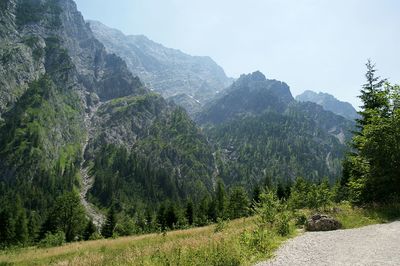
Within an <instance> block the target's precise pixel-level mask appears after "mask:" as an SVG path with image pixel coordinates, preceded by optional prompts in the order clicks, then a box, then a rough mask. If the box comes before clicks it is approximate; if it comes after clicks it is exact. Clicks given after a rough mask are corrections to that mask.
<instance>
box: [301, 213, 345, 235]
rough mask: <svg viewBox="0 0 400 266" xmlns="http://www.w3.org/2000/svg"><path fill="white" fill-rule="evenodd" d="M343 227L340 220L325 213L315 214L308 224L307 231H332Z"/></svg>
mask: <svg viewBox="0 0 400 266" xmlns="http://www.w3.org/2000/svg"><path fill="white" fill-rule="evenodd" d="M341 227H342V225H341V223H340V222H339V221H337V220H336V219H334V218H332V217H330V216H328V215H324V214H314V215H313V216H311V218H310V219H308V221H307V224H306V230H307V231H332V230H337V229H340V228H341Z"/></svg>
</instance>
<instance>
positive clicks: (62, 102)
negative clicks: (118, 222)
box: [0, 0, 214, 246]
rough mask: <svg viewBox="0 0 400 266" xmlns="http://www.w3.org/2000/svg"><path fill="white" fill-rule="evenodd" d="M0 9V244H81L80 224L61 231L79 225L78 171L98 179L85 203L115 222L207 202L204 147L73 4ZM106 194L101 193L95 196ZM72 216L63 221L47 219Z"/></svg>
mask: <svg viewBox="0 0 400 266" xmlns="http://www.w3.org/2000/svg"><path fill="white" fill-rule="evenodd" d="M1 5H2V8H1V11H0V12H1V14H0V19H1V21H2V22H3V23H2V24H1V25H2V26H1V27H0V31H1V34H2V36H3V37H4V39H3V42H2V43H1V45H0V50H1V58H2V60H1V62H0V65H1V70H2V71H1V72H0V75H1V78H0V80H1V82H3V83H4V84H5V86H1V89H0V94H1V95H2V96H1V110H0V112H1V113H0V114H1V117H2V119H1V121H0V194H1V196H0V198H1V204H0V213H1V214H2V217H5V218H4V220H3V219H2V221H1V223H2V227H1V229H0V235H1V239H2V240H1V242H2V243H1V245H2V246H3V245H24V244H28V243H35V242H37V241H39V240H40V241H44V242H43V243H44V245H47V244H45V243H48V242H51V241H56V242H57V241H58V242H61V243H62V241H63V239H64V240H67V241H73V240H75V239H80V238H82V237H83V236H84V235H85V234H86V233H85V234H83V230H85V226H82V227H76V226H75V225H73V224H72V222H74V223H75V222H76V223H78V224H83V225H85V224H86V223H87V221H86V217H85V215H83V216H82V215H81V211H80V210H81V209H82V208H83V207H82V206H81V203H80V202H79V193H78V192H79V190H80V188H81V181H82V180H81V179H82V173H81V167H88V169H89V172H90V174H91V175H93V176H94V177H95V180H97V181H95V184H94V187H93V189H92V190H90V192H89V193H90V195H91V196H90V195H89V198H90V199H91V200H92V201H93V202H94V203H95V204H96V205H97V206H98V207H99V208H101V209H107V208H111V209H113V210H115V211H116V213H118V212H122V211H125V210H127V212H128V211H131V212H130V213H129V214H131V215H134V214H135V213H136V212H137V210H138V209H137V208H136V206H135V205H134V203H133V202H135V200H138V202H139V203H140V202H144V203H146V205H145V206H140V210H142V211H143V212H144V210H145V209H146V207H149V215H150V216H151V217H152V216H153V215H155V209H156V208H157V206H158V205H160V204H161V201H162V202H163V201H165V200H167V199H168V200H176V199H179V200H182V201H183V200H185V199H186V197H187V195H188V193H189V192H190V191H196V196H197V197H201V196H202V195H204V196H208V195H210V193H211V191H212V177H213V172H214V166H213V156H212V151H211V147H210V146H209V145H208V142H207V140H206V138H205V137H204V136H203V135H202V133H201V132H200V131H199V130H198V129H197V127H196V125H195V124H194V123H193V122H192V121H191V120H190V118H189V117H188V116H187V114H186V112H184V111H183V110H182V109H180V108H179V107H177V106H175V105H174V104H170V103H167V102H166V101H165V100H164V99H163V98H162V97H161V96H158V95H154V94H152V93H151V92H150V90H148V89H147V88H145V87H144V86H143V85H142V83H141V81H140V80H139V79H138V78H136V77H133V75H132V74H131V73H130V71H129V70H128V68H127V66H126V64H125V62H124V61H123V60H122V59H120V58H119V57H117V56H115V55H111V54H108V53H107V52H106V50H105V48H104V46H103V45H102V44H101V43H100V42H99V41H98V40H97V39H96V38H95V37H94V36H93V34H92V32H91V30H90V28H89V27H88V26H87V24H86V23H85V21H84V19H83V18H82V16H81V14H80V13H79V12H78V11H77V9H76V5H75V3H74V2H73V1H71V0H62V1H61V0H4V1H1ZM14 44H15V45H14ZM15 48H18V51H17V50H16V49H15ZM20 70H21V71H20ZM22 70H23V71H22ZM99 105H100V108H99V110H98V112H96V109H97V108H98V106H99ZM105 121H107V123H105ZM87 140H89V143H88V145H87V146H86V144H85V142H86V141H87ZM85 147H87V148H86V149H85V150H84V151H83V149H84V148H85ZM83 158H84V159H83ZM115 158H117V159H121V161H118V160H116V161H114V159H115ZM128 158H129V160H130V161H128ZM122 159H126V160H127V161H124V160H122ZM132 160H133V162H132ZM82 162H85V165H82ZM122 163H126V164H122ZM94 166H95V167H94ZM131 170H132V171H133V172H130V176H128V175H123V174H125V173H126V171H131ZM109 171H112V175H110V174H109V173H110V172H109ZM167 171H168V172H167ZM197 171H198V172H200V173H201V175H199V176H198V175H196V174H195V172H197ZM114 175H115V176H116V178H117V182H115V183H112V182H114V181H115V180H114V177H115V176H114ZM110 182H111V183H110ZM109 184H114V185H115V186H111V187H110V188H112V191H110V190H109V189H107V188H104V187H102V186H103V185H109ZM125 185H129V186H131V187H124V186H125ZM198 188H201V190H199V189H198ZM140 189H145V190H141V191H140V192H141V193H140V194H138V195H135V196H134V197H132V191H134V190H137V191H139V190H140ZM151 189H153V190H151ZM147 191H148V193H147ZM16 198H18V199H19V200H17V201H15V199H16ZM77 199H78V201H77ZM116 200H118V201H119V202H120V204H119V205H118V206H115V203H116ZM139 203H138V204H139ZM150 203H151V205H150ZM124 204H125V205H124ZM182 204H183V203H182ZM139 205H140V204H139ZM71 208H72V209H74V210H76V211H77V216H76V217H75V218H76V219H75V218H72V217H71V219H75V220H74V221H73V220H71V219H67V220H66V219H61V220H60V219H55V217H65V215H67V216H68V215H69V214H68V213H66V211H67V210H70V209H71ZM133 209H135V211H132V210H133ZM14 210H18V211H17V212H14ZM66 222H70V223H69V224H65V223H66ZM89 225H90V223H89ZM71 226H73V227H74V228H75V227H76V228H75V229H74V230H72V231H71V230H70V228H71ZM87 228H88V230H89V231H90V230H91V231H93V230H92V229H91V226H87ZM20 229H21V230H22V231H20ZM113 229H114V228H113ZM59 231H60V232H61V233H60V232H59ZM16 235H20V236H18V237H17V236H16ZM86 237H87V236H86ZM7 239H8V240H7Z"/></svg>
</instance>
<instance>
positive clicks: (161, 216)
mask: <svg viewBox="0 0 400 266" xmlns="http://www.w3.org/2000/svg"><path fill="white" fill-rule="evenodd" d="M165 212H166V208H165V204H164V203H161V205H160V207H159V208H158V211H157V223H158V224H159V226H160V228H161V230H165V229H166V227H167V222H166V220H165Z"/></svg>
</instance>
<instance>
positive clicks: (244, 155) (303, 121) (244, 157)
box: [197, 72, 354, 187]
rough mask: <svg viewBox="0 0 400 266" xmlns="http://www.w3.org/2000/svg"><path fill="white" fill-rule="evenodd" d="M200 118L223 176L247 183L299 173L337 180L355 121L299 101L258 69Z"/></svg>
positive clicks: (290, 177) (284, 179) (285, 181)
mask: <svg viewBox="0 0 400 266" xmlns="http://www.w3.org/2000/svg"><path fill="white" fill-rule="evenodd" d="M197 121H199V122H200V123H202V124H203V125H204V127H205V132H206V133H207V134H208V136H209V137H210V139H211V140H212V141H213V143H214V144H215V146H216V147H217V150H218V152H217V155H218V156H217V160H218V163H219V174H220V176H221V177H222V178H223V180H224V181H225V182H226V183H227V184H234V183H236V184H242V185H244V186H247V187H251V186H252V185H253V186H254V184H257V183H259V182H264V180H265V179H271V180H272V181H274V182H275V183H280V182H281V183H283V184H290V183H291V182H292V181H293V180H294V179H295V178H296V177H297V176H303V177H305V178H307V179H309V180H320V179H322V178H323V177H329V179H330V180H331V181H333V180H335V179H337V178H338V177H339V176H340V175H341V169H342V166H341V161H342V159H343V157H344V154H345V152H346V150H347V147H346V141H348V140H349V139H350V137H351V133H350V131H351V130H352V128H353V126H354V124H353V122H351V121H349V120H346V119H345V118H343V117H341V116H338V115H335V114H333V113H332V112H329V111H325V110H323V109H322V107H320V106H319V105H316V104H313V103H297V102H296V101H295V100H294V99H293V97H292V96H291V93H290V89H289V87H288V86H287V85H286V84H285V83H282V82H279V81H275V80H268V79H266V78H265V76H264V75H263V74H262V73H260V72H254V73H252V74H249V75H242V76H241V77H240V78H239V79H238V80H237V81H236V82H235V83H234V84H233V85H232V86H231V87H230V88H228V89H227V90H226V91H225V94H224V95H223V96H221V97H220V98H218V99H216V100H215V101H214V102H212V103H210V104H208V105H207V106H206V107H205V108H204V110H203V111H202V112H201V113H200V114H199V115H198V117H197Z"/></svg>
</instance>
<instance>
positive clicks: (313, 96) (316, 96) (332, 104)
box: [296, 90, 358, 120]
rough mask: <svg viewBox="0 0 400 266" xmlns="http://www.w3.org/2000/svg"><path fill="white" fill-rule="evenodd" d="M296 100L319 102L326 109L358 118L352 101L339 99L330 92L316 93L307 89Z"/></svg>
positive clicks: (350, 118) (351, 117) (350, 117)
mask: <svg viewBox="0 0 400 266" xmlns="http://www.w3.org/2000/svg"><path fill="white" fill-rule="evenodd" d="M296 100H297V101H299V102H313V103H316V104H319V105H321V106H322V107H323V108H324V109H325V110H327V111H331V112H333V113H335V114H338V115H341V116H343V117H345V118H347V119H349V120H354V119H356V118H358V114H357V111H356V109H354V107H353V106H352V105H351V104H350V103H348V102H342V101H339V100H338V99H336V98H335V97H334V96H332V95H330V94H328V93H322V92H320V93H316V92H313V91H310V90H307V91H305V92H303V93H302V94H300V95H298V96H296Z"/></svg>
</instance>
